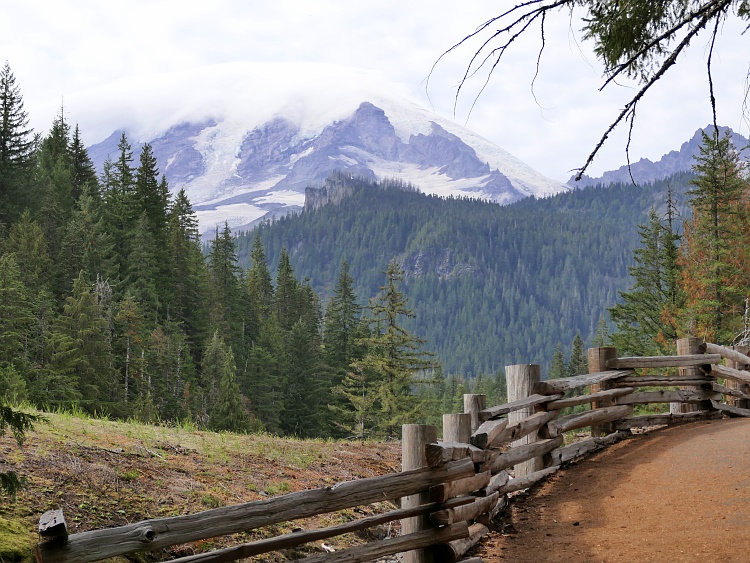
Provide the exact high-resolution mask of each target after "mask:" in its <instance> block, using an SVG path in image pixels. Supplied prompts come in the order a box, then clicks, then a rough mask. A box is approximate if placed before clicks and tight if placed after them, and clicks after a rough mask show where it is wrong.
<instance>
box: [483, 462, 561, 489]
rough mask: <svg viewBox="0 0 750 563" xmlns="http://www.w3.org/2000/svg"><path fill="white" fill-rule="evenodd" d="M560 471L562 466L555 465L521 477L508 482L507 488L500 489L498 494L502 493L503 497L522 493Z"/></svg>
mask: <svg viewBox="0 0 750 563" xmlns="http://www.w3.org/2000/svg"><path fill="white" fill-rule="evenodd" d="M558 469H560V466H559V465H554V466H552V467H548V468H546V469H542V470H541V471H535V472H534V473H530V474H528V475H526V476H525V477H519V478H518V479H511V480H510V481H508V483H507V484H506V485H505V486H503V487H501V488H500V489H498V490H497V492H498V493H500V494H501V495H505V494H508V493H514V492H516V491H520V490H523V489H528V488H529V487H531V486H532V485H534V484H536V483H537V482H539V481H541V480H542V479H544V478H545V477H547V476H548V475H552V474H553V473H555V472H556V471H557V470H558Z"/></svg>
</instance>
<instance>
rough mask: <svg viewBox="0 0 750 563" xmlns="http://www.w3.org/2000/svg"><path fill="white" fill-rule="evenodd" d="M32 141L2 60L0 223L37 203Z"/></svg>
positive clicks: (20, 98) (18, 91) (9, 72)
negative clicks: (33, 188)
mask: <svg viewBox="0 0 750 563" xmlns="http://www.w3.org/2000/svg"><path fill="white" fill-rule="evenodd" d="M34 145H35V142H34V136H33V131H32V129H31V128H30V127H29V117H28V114H27V113H26V111H25V110H24V107H23V96H22V95H21V88H20V86H19V85H18V84H17V83H16V77H15V75H14V74H13V71H12V70H11V69H10V64H9V63H8V61H5V64H4V65H3V66H2V69H0V225H2V224H5V225H8V224H10V223H11V222H13V221H14V220H15V218H16V217H17V216H18V214H20V213H21V211H23V210H24V209H26V208H27V207H28V208H31V209H36V208H37V206H38V204H37V203H36V202H35V201H34V197H33V192H32V190H31V189H30V188H31V169H32V165H33V156H34V148H35V147H34Z"/></svg>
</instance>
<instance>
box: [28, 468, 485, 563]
mask: <svg viewBox="0 0 750 563" xmlns="http://www.w3.org/2000/svg"><path fill="white" fill-rule="evenodd" d="M473 474H474V464H473V463H472V462H471V460H468V459H467V460H463V461H454V462H450V463H447V464H445V465H442V466H440V467H436V468H424V469H416V470H414V471H406V472H403V473H392V474H389V475H382V476H379V477H369V478H367V479H359V480H355V481H347V482H344V483H339V484H338V485H335V486H333V487H326V488H322V489H314V490H310V491H300V492H297V493H291V494H288V495H284V496H281V497H275V498H271V499H263V500H259V501H253V502H249V503H244V504H238V505H234V506H227V507H222V508H215V509H212V510H206V511H204V512H200V513H197V514H190V515H187V516H172V517H169V518H156V519H152V520H144V521H142V522H136V523H133V524H128V525H127V526H119V527H116V528H107V529H104V530H92V531H89V532H82V533H79V534H72V535H70V536H68V541H67V542H65V543H63V544H57V543H55V545H51V543H42V544H40V545H39V547H38V551H39V554H40V557H41V560H42V561H44V562H45V563H53V562H56V561H59V562H61V563H62V562H65V563H77V562H83V561H98V560H100V559H106V558H107V557H115V556H117V555H124V554H126V553H133V552H136V551H143V550H155V549H161V548H162V547H168V546H171V545H176V544H179V543H187V542H191V541H198V540H202V539H206V538H213V537H216V536H222V535H226V534H234V533H237V532H242V531H246V530H252V529H255V528H259V527H261V526H269V525H271V524H276V523H279V522H288V521H290V520H296V519H299V518H308V517H310V516H315V515H317V514H325V513H327V512H334V511H336V510H343V509H345V508H352V507H355V506H360V505H362V504H369V503H372V502H377V501H382V500H387V499H392V498H397V497H402V496H406V495H410V494H415V493H417V492H420V491H424V490H427V489H429V488H430V487H432V486H434V485H436V484H438V483H443V482H446V481H453V480H455V479H460V478H462V477H467V476H469V475H473Z"/></svg>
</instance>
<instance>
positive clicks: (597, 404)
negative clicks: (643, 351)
mask: <svg viewBox="0 0 750 563" xmlns="http://www.w3.org/2000/svg"><path fill="white" fill-rule="evenodd" d="M587 358H588V364H589V373H601V372H603V371H607V370H608V369H609V368H607V362H609V361H610V360H616V359H617V348H614V347H612V346H605V347H599V348H589V349H588V353H587ZM612 383H613V380H607V381H602V382H600V383H596V384H593V385H591V387H590V388H589V393H599V392H601V391H607V390H609V389H612V386H613V385H612ZM613 401H614V399H613V398H612V397H607V396H605V397H603V398H601V399H598V400H596V401H594V402H593V403H591V409H592V410H594V409H600V408H603V407H611V406H612V405H613V404H614V402H613ZM609 432H612V425H611V424H607V423H602V424H593V425H592V426H591V435H592V436H594V437H600V436H603V435H605V434H608V433H609Z"/></svg>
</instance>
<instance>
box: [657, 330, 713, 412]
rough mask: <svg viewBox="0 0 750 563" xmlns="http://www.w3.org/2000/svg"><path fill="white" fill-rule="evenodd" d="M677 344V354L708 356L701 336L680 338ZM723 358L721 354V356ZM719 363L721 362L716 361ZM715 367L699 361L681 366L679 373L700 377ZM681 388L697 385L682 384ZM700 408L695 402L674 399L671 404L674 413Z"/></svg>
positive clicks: (670, 408) (670, 410)
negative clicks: (695, 363)
mask: <svg viewBox="0 0 750 563" xmlns="http://www.w3.org/2000/svg"><path fill="white" fill-rule="evenodd" d="M675 344H676V345H677V354H678V355H679V356H683V357H686V358H688V357H690V358H700V357H706V356H707V355H706V354H705V352H706V347H705V346H704V345H703V342H701V340H700V338H693V337H688V338H679V339H678V340H677V342H676V343H675ZM719 358H721V356H719ZM716 363H719V362H716ZM712 369H713V366H712V365H710V364H708V363H699V364H697V365H692V366H680V369H679V370H678V372H677V373H678V374H679V375H681V376H683V377H689V376H694V377H699V376H701V375H703V374H708V373H710V372H711V370H712ZM680 389H695V387H692V386H689V385H687V386H686V385H681V386H680ZM697 410H700V409H699V407H698V405H696V404H693V403H684V402H682V401H673V402H671V403H670V404H669V412H670V413H673V414H677V413H686V412H694V411H697Z"/></svg>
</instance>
